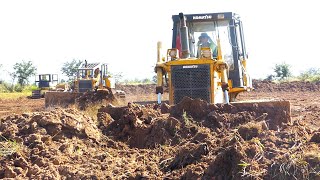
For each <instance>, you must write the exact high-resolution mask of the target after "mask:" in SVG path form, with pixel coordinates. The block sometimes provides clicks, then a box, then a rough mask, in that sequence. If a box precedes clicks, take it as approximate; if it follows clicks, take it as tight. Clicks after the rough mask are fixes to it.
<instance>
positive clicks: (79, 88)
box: [45, 60, 126, 107]
mask: <svg viewBox="0 0 320 180" xmlns="http://www.w3.org/2000/svg"><path fill="white" fill-rule="evenodd" d="M101 91H104V92H106V91H108V93H107V94H114V95H115V97H116V98H120V99H124V98H125V97H126V95H125V92H124V91H121V90H115V83H114V82H113V79H112V78H111V76H110V75H109V74H108V64H107V63H100V62H94V63H88V62H87V60H85V62H84V63H82V64H80V66H79V67H78V70H77V76H76V77H75V78H74V81H73V83H72V85H71V88H70V90H69V91H67V92H53V91H50V92H47V93H46V95H45V106H46V107H49V106H56V105H61V106H66V105H70V104H74V103H75V100H76V99H77V98H79V97H80V96H82V95H83V94H84V93H87V92H101ZM102 94H105V93H102ZM102 94H101V93H100V95H102Z"/></svg>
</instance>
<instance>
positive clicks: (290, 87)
mask: <svg viewBox="0 0 320 180" xmlns="http://www.w3.org/2000/svg"><path fill="white" fill-rule="evenodd" d="M252 86H253V87H254V88H255V91H256V92H316V91H320V81H317V82H308V81H292V82H281V83H275V82H272V81H268V80H262V81H261V80H253V81H252Z"/></svg>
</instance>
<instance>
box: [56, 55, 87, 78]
mask: <svg viewBox="0 0 320 180" xmlns="http://www.w3.org/2000/svg"><path fill="white" fill-rule="evenodd" d="M82 62H83V61H81V60H75V59H73V60H72V61H70V62H65V63H64V64H63V66H62V68H61V72H62V74H65V75H66V76H68V78H69V79H71V78H72V77H74V76H76V75H77V72H78V67H79V66H80V65H81V63H82Z"/></svg>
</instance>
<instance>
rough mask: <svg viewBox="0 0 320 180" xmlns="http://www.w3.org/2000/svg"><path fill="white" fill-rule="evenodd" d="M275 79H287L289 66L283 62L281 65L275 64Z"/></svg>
mask: <svg viewBox="0 0 320 180" xmlns="http://www.w3.org/2000/svg"><path fill="white" fill-rule="evenodd" d="M274 72H275V73H276V77H278V78H280V79H284V78H288V77H290V76H291V72H290V65H289V64H287V63H285V62H283V63H282V64H276V65H275V67H274Z"/></svg>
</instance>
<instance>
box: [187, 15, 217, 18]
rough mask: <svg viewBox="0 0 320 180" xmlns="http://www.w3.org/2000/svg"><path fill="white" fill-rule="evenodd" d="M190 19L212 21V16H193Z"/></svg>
mask: <svg viewBox="0 0 320 180" xmlns="http://www.w3.org/2000/svg"><path fill="white" fill-rule="evenodd" d="M192 19H212V15H203V16H193V17H192Z"/></svg>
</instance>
